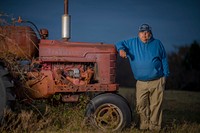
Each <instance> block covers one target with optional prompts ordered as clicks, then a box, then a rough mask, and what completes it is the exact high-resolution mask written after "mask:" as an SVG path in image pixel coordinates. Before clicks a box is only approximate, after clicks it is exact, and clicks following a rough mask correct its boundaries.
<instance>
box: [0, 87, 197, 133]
mask: <svg viewBox="0 0 200 133" xmlns="http://www.w3.org/2000/svg"><path fill="white" fill-rule="evenodd" d="M120 93H121V94H122V95H123V96H125V97H126V98H127V99H128V101H129V102H130V104H131V108H132V111H133V118H134V120H133V122H132V127H130V128H127V129H125V130H124V131H123V133H130V132H134V133H140V132H141V131H140V130H138V128H137V115H136V113H135V110H134V108H135V90H134V89H127V88H121V90H120ZM199 99H200V93H199V92H180V91H165V100H164V115H163V129H162V130H161V133H166V132H169V133H199V132H200V101H199ZM85 106H86V100H85V98H82V99H81V101H80V102H79V103H77V104H69V103H68V104H56V106H52V105H51V104H49V103H47V101H43V100H42V101H35V102H33V103H31V104H21V103H19V102H18V103H17V108H16V109H15V111H14V112H12V111H10V110H7V111H6V113H5V116H4V119H3V120H2V121H1V127H0V132H3V133H4V132H5V133H7V132H12V133H21V132H27V133H32V132H37V133H46V132H48V133H54V132H56V133H63V132H65V133H69V132H73V133H85V132H87V133H93V132H99V133H100V132H101V131H98V130H96V129H94V128H93V127H91V126H89V125H87V123H85V122H84V112H85ZM148 132H149V131H146V133H148Z"/></svg>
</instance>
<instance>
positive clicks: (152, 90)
mask: <svg viewBox="0 0 200 133" xmlns="http://www.w3.org/2000/svg"><path fill="white" fill-rule="evenodd" d="M164 89H165V78H164V77H161V78H159V79H157V80H152V81H137V83H136V104H137V105H136V106H137V107H136V109H137V112H138V113H139V115H140V129H149V130H160V129H161V122H162V107H161V106H162V101H163V92H164Z"/></svg>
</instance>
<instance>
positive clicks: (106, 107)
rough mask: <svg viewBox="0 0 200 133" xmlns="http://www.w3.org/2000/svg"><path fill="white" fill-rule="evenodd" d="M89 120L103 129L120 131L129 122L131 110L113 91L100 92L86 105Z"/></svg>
mask: <svg viewBox="0 0 200 133" xmlns="http://www.w3.org/2000/svg"><path fill="white" fill-rule="evenodd" d="M86 117H87V118H88V120H89V122H90V123H91V124H92V125H93V126H95V127H97V128H99V129H100V130H103V131H111V132H114V131H121V130H122V129H123V128H125V127H126V126H130V124H131V110H130V108H129V105H128V103H127V102H126V100H125V99H124V98H123V97H122V96H120V95H117V94H114V93H105V94H100V95H98V96H96V97H95V98H93V99H92V100H91V101H90V102H89V103H88V105H87V108H86Z"/></svg>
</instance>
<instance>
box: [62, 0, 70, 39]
mask: <svg viewBox="0 0 200 133" xmlns="http://www.w3.org/2000/svg"><path fill="white" fill-rule="evenodd" d="M62 39H63V40H65V41H68V40H69V39H70V16H69V14H68V0H64V14H63V15H62Z"/></svg>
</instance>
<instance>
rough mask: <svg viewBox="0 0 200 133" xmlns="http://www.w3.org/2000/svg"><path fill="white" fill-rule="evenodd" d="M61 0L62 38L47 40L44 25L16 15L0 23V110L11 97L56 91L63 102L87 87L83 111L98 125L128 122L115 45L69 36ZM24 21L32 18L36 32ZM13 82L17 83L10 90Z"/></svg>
mask: <svg viewBox="0 0 200 133" xmlns="http://www.w3.org/2000/svg"><path fill="white" fill-rule="evenodd" d="M64 3H65V8H64V9H65V10H64V15H63V19H62V21H63V22H62V23H63V29H62V30H63V31H62V38H63V39H62V40H48V39H47V37H48V30H46V29H41V30H40V31H39V30H38V29H37V27H36V26H35V25H34V24H33V23H32V22H30V21H23V20H21V19H20V18H19V20H18V22H20V23H21V24H20V25H17V26H16V25H9V26H5V25H4V26H1V27H0V54H1V55H3V56H1V58H0V61H1V64H0V95H1V97H0V101H1V105H0V112H1V114H2V112H3V110H4V108H5V107H6V105H7V103H9V102H10V101H12V100H15V98H19V99H21V98H31V99H38V100H39V99H44V98H46V99H48V98H51V97H52V96H53V95H57V94H59V95H60V98H61V100H62V101H63V102H78V101H79V96H80V95H81V94H83V93H90V92H91V93H92V94H95V95H93V96H92V97H91V99H90V101H89V103H88V105H87V107H86V108H87V109H86V114H85V115H86V117H88V118H89V119H90V120H91V121H92V123H93V124H94V125H95V126H96V127H98V128H100V129H102V130H107V129H108V130H112V131H118V130H121V129H123V128H124V127H126V126H128V125H130V123H131V110H130V108H129V105H128V102H127V101H126V99H125V98H123V97H122V96H120V95H119V94H118V88H119V86H118V84H116V82H115V77H116V55H117V52H116V50H115V46H114V45H111V44H102V43H85V42H70V41H69V38H70V37H69V15H68V7H67V6H68V1H67V0H65V1H64ZM25 22H27V23H31V24H33V25H34V26H35V28H36V31H38V34H36V32H35V31H34V30H33V29H32V28H31V27H29V26H23V25H22V24H23V23H25ZM38 35H39V36H38ZM38 38H40V39H38ZM7 53H9V56H7ZM10 55H13V56H12V61H14V64H15V65H14V66H13V64H12V65H11V64H10V59H9V58H11V57H10ZM12 63H13V62H12ZM16 66H19V67H16ZM8 73H10V74H9V75H11V78H12V79H15V80H10V79H11V78H10V77H8ZM16 79H17V80H16ZM11 81H14V82H11ZM20 81H24V82H20ZM15 85H16V86H20V87H17V89H16V91H15V93H14V94H13V91H12V88H13V86H15ZM15 96H16V97H15Z"/></svg>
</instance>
